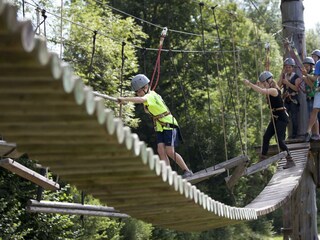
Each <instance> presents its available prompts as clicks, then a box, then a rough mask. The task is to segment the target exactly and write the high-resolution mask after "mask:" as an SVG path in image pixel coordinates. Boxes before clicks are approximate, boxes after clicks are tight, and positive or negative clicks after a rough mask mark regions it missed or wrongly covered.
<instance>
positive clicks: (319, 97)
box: [302, 49, 320, 142]
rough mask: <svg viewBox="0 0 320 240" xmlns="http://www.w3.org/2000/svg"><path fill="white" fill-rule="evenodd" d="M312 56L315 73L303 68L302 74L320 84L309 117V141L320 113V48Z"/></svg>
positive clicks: (307, 140) (307, 136)
mask: <svg viewBox="0 0 320 240" xmlns="http://www.w3.org/2000/svg"><path fill="white" fill-rule="evenodd" d="M311 56H312V58H313V60H314V61H315V62H316V65H315V69H314V75H311V74H308V72H307V70H306V69H302V74H303V75H304V76H305V77H306V78H309V79H311V80H313V81H316V82H318V86H317V88H316V92H315V95H314V102H313V109H312V112H311V116H310V119H309V124H308V128H307V133H306V136H305V141H306V142H309V141H310V139H311V129H312V126H313V125H314V124H315V122H316V121H317V117H318V113H319V111H320V92H319V90H318V89H319V79H318V78H319V77H320V50H318V49H316V50H314V51H313V52H312V53H311Z"/></svg>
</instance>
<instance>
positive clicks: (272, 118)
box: [267, 94, 280, 153]
mask: <svg viewBox="0 0 320 240" xmlns="http://www.w3.org/2000/svg"><path fill="white" fill-rule="evenodd" d="M267 100H268V104H269V109H270V114H271V120H272V124H273V128H274V133H275V138H276V142H277V147H278V153H280V144H279V139H278V132H277V127H276V123H275V121H274V117H273V112H272V106H271V101H270V95H269V94H267Z"/></svg>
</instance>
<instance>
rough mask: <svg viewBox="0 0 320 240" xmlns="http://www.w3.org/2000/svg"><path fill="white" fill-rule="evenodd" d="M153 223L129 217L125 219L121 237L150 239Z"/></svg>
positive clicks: (133, 239)
mask: <svg viewBox="0 0 320 240" xmlns="http://www.w3.org/2000/svg"><path fill="white" fill-rule="evenodd" d="M152 229H153V227H152V225H151V224H147V223H144V222H142V221H139V220H136V219H133V218H128V219H125V220H124V226H123V228H122V229H121V239H124V240H148V239H152V238H151V237H152Z"/></svg>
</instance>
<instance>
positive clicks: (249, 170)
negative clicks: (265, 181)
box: [244, 152, 287, 176]
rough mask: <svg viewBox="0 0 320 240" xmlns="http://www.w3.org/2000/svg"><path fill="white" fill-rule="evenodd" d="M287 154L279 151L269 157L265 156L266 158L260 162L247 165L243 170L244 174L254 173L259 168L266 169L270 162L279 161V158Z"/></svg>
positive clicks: (259, 169)
mask: <svg viewBox="0 0 320 240" xmlns="http://www.w3.org/2000/svg"><path fill="white" fill-rule="evenodd" d="M285 156H287V153H286V152H281V153H279V154H277V155H274V156H272V157H270V158H267V159H266V160H263V161H261V162H258V163H256V164H254V165H252V166H251V167H248V168H247V170H246V171H245V173H244V175H246V176H249V175H251V174H254V173H256V172H259V171H261V170H264V169H266V168H267V167H268V166H269V165H270V164H272V163H274V162H277V161H279V160H280V159H281V158H284V157H285Z"/></svg>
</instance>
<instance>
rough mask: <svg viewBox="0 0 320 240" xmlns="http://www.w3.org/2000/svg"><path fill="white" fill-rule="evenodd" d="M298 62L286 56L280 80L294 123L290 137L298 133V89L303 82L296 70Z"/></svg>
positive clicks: (285, 101) (279, 83)
mask: <svg viewBox="0 0 320 240" xmlns="http://www.w3.org/2000/svg"><path fill="white" fill-rule="evenodd" d="M295 66H296V63H295V61H294V59H293V58H286V59H285V60H284V62H283V70H282V74H281V76H280V79H279V81H278V85H279V87H280V88H282V87H283V94H282V98H283V100H284V106H285V107H286V109H287V111H288V113H289V117H290V120H291V123H292V132H291V134H289V138H296V137H297V135H298V114H299V105H300V104H299V100H298V91H299V86H300V84H301V79H300V78H299V75H298V74H296V73H295V72H294V67H295Z"/></svg>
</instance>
